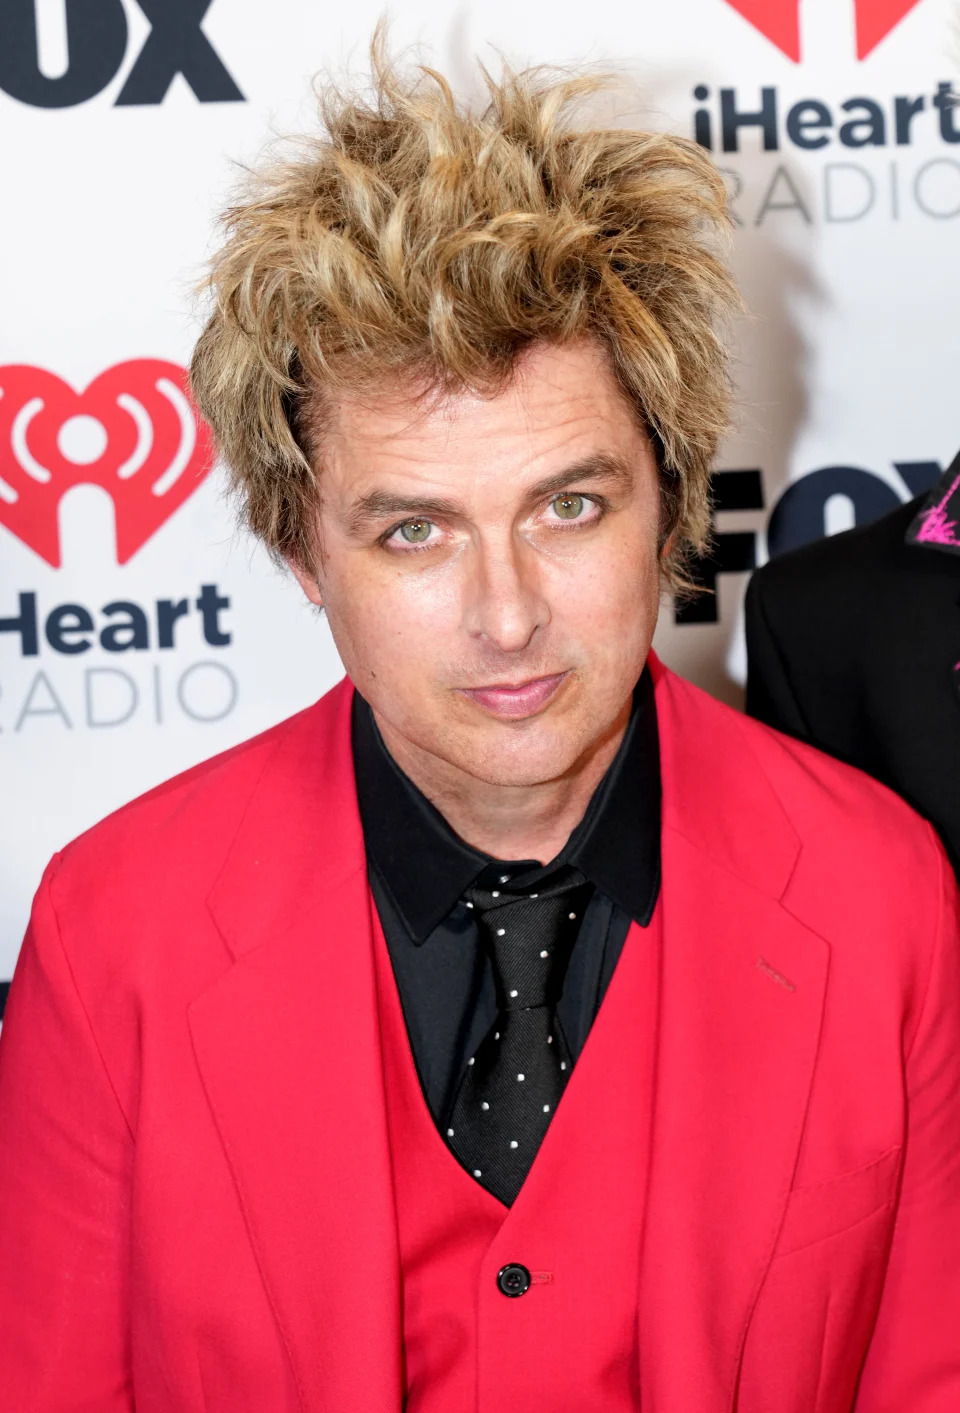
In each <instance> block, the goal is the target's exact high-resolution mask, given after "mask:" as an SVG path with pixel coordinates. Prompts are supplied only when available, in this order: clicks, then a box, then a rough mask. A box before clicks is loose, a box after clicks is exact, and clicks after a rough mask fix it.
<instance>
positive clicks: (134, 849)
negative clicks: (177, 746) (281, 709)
mask: <svg viewBox="0 0 960 1413" xmlns="http://www.w3.org/2000/svg"><path fill="white" fill-rule="evenodd" d="M336 693H337V688H334V689H333V691H332V692H329V693H327V695H326V696H325V697H323V698H321V699H320V701H318V702H316V703H314V704H313V705H312V706H309V707H307V708H306V709H305V710H303V711H300V712H297V713H296V714H295V715H294V716H291V717H288V718H286V719H285V720H283V721H281V722H278V723H277V724H276V725H275V726H272V727H270V728H269V729H267V730H266V731H263V732H261V733H260V734H258V735H257V736H254V737H252V738H251V739H250V740H247V741H243V742H241V743H240V744H239V745H237V746H233V747H231V748H230V749H229V750H226V751H222V752H220V753H219V754H218V755H215V756H212V757H210V758H209V759H208V760H205V761H201V762H200V763H199V764H198V765H195V766H193V767H192V768H191V769H189V770H186V771H183V772H182V773H181V774H179V775H176V776H174V777H173V778H172V779H170V780H166V781H164V782H163V783H162V784H160V785H157V786H155V787H154V788H153V789H152V790H149V791H147V792H146V793H145V794H143V795H140V796H138V797H137V798H136V799H135V800H131V801H130V802H129V803H128V804H125V805H122V806H121V807H120V808H119V809H118V810H115V811H114V812H113V813H112V814H110V815H107V817H106V818H105V819H102V820H100V821H99V823H97V824H95V825H93V826H92V828H90V829H88V830H86V831H85V832H84V833H83V834H81V835H79V836H78V837H77V838H76V839H74V840H73V841H72V842H71V843H69V844H68V845H66V847H65V848H63V849H62V850H60V851H59V853H58V854H57V855H56V856H55V858H54V860H53V862H52V864H51V868H50V869H49V870H48V877H49V880H50V884H51V890H52V896H53V899H54V902H55V903H56V902H58V901H62V902H63V904H64V906H65V907H67V908H69V910H70V911H71V912H73V913H75V914H76V913H77V912H78V911H79V912H81V913H87V914H89V911H91V910H93V911H96V912H97V913H99V912H101V911H102V909H103V907H104V906H105V905H106V903H107V900H109V901H110V902H111V903H112V904H114V905H116V904H117V903H118V902H119V900H120V898H123V899H124V900H125V904H126V905H127V906H130V905H135V906H137V907H139V908H141V909H148V908H150V907H151V906H161V907H162V906H166V905H167V904H168V900H169V895H170V893H171V892H175V893H177V894H178V895H179V896H180V897H182V898H183V899H184V901H186V899H187V898H188V897H189V896H190V895H191V894H193V893H194V892H197V893H198V894H201V893H202V894H204V895H205V892H206V891H207V890H208V889H209V888H210V887H211V885H212V883H213V881H214V880H215V878H216V876H217V873H218V871H219V868H220V866H221V864H222V861H223V860H224V859H225V858H226V856H227V853H228V851H229V848H230V845H231V844H232V842H233V839H234V837H235V835H236V833H237V830H238V828H239V827H240V824H241V822H242V820H243V817H244V814H245V811H246V808H247V805H248V802H249V801H250V799H251V797H252V795H253V794H254V792H255V789H256V786H257V783H258V781H259V780H260V778H261V776H262V774H263V772H264V770H265V769H266V767H267V765H268V762H269V761H270V760H271V759H272V758H273V756H274V754H275V752H276V751H277V750H278V748H279V747H280V746H281V745H282V744H283V743H284V742H286V741H288V740H289V739H290V738H291V737H296V736H309V735H312V734H316V733H317V732H322V731H323V729H324V727H325V725H327V724H328V719H329V717H330V714H331V709H332V707H333V699H334V697H335V695H336ZM164 895H166V896H164Z"/></svg>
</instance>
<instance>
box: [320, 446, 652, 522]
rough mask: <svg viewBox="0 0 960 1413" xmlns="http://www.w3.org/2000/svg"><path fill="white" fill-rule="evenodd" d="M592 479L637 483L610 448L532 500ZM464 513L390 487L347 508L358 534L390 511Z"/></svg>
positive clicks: (453, 504)
mask: <svg viewBox="0 0 960 1413" xmlns="http://www.w3.org/2000/svg"><path fill="white" fill-rule="evenodd" d="M590 481H607V482H610V481H612V482H614V483H616V485H617V486H618V487H620V488H621V489H623V490H626V489H628V488H629V487H631V486H632V485H633V483H634V472H633V469H632V467H631V466H630V465H629V463H628V462H626V461H624V460H623V459H622V458H621V457H619V456H613V455H611V454H610V453H609V452H598V453H597V454H596V455H594V456H585V457H584V458H583V459H582V460H580V461H575V462H574V463H573V464H572V465H571V466H567V467H565V468H564V470H563V471H558V472H557V473H556V474H555V475H553V476H548V477H546V479H545V480H543V481H538V482H537V483H536V484H535V485H533V486H531V487H530V488H529V490H528V491H527V497H526V498H527V500H528V501H537V500H542V499H543V498H544V497H545V496H550V495H557V494H558V493H559V492H560V491H564V490H568V489H569V487H570V486H571V485H573V484H574V483H576V484H577V485H583V484H585V483H588V482H590ZM463 514H464V506H463V504H462V503H461V502H460V501H455V500H443V499H442V498H441V499H431V498H430V497H426V498H424V497H420V496H401V495H394V494H393V493H392V492H390V491H370V492H369V493H368V494H367V495H364V496H360V498H359V499H358V500H356V501H354V503H353V505H351V507H350V509H349V510H348V512H347V516H346V520H347V528H348V530H349V531H350V533H351V534H353V535H357V534H360V533H361V532H362V530H363V529H364V527H365V526H366V525H367V524H369V522H370V521H371V520H381V519H383V518H384V517H385V516H390V515H407V516H412V515H423V516H424V517H427V516H441V517H442V516H450V517H454V516H458V515H463Z"/></svg>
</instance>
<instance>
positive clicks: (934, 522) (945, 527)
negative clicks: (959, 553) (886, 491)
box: [913, 475, 960, 549]
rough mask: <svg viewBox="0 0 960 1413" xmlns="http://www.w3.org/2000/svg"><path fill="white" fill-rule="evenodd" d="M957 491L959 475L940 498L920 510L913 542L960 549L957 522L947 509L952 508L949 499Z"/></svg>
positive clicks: (959, 480)
mask: <svg viewBox="0 0 960 1413" xmlns="http://www.w3.org/2000/svg"><path fill="white" fill-rule="evenodd" d="M958 491H960V475H958V476H957V477H956V478H955V479H954V481H953V482H952V484H951V485H950V486H949V487H948V488H947V491H946V494H945V495H943V496H942V497H941V498H940V500H938V501H935V502H934V504H933V505H931V506H930V507H929V509H927V510H924V511H922V512H921V515H920V519H919V524H918V525H917V528H916V530H915V531H914V535H913V541H914V544H918V545H924V544H926V545H950V546H951V547H953V548H956V549H960V535H958V534H957V522H956V520H951V519H950V518H949V511H950V510H951V509H952V507H951V505H950V501H951V500H952V499H953V497H954V496H955V495H956V494H957V492H958Z"/></svg>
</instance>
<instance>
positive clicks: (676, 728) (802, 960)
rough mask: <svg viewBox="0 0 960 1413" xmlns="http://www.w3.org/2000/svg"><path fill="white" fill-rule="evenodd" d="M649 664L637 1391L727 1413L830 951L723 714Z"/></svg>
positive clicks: (700, 1411) (732, 720)
mask: <svg viewBox="0 0 960 1413" xmlns="http://www.w3.org/2000/svg"><path fill="white" fill-rule="evenodd" d="M654 674H655V679H656V681H657V711H658V719H659V723H660V734H661V755H662V761H663V786H664V821H663V900H662V907H663V974H662V975H663V979H662V989H661V1001H660V1017H659V1039H658V1059H657V1073H656V1089H655V1092H656V1103H655V1109H654V1119H653V1141H652V1159H651V1169H650V1188H649V1194H648V1204H647V1219H646V1230H645V1238H644V1255H643V1265H642V1279H641V1293H640V1349H641V1360H640V1363H641V1369H642V1376H641V1381H642V1388H643V1393H644V1398H643V1403H644V1407H650V1408H651V1409H656V1410H659V1409H668V1410H670V1413H727V1410H730V1409H731V1408H733V1406H734V1401H735V1397H736V1385H737V1378H738V1370H739V1362H740V1357H741V1353H742V1348H743V1342H744V1337H745V1334H746V1330H747V1326H748V1324H749V1320H750V1316H751V1312H752V1309H753V1305H754V1303H755V1301H756V1298H757V1295H758V1292H759V1289H760V1285H761V1283H762V1280H763V1277H764V1275H765V1272H766V1269H767V1266H768V1264H769V1262H770V1259H771V1256H772V1252H773V1248H774V1245H775V1242H776V1239H777V1234H778V1231H779V1228H780V1224H781V1222H782V1219H783V1216H784V1211H785V1206H786V1199H787V1195H788V1192H789V1189H790V1185H791V1181H792V1178H793V1173H794V1169H795V1167H796V1162H797V1157H798V1152H799V1145H800V1139H801V1134H802V1131H803V1124H804V1118H805V1114H806V1108H807V1102H808V1097H809V1091H810V1085H811V1081H812V1078H813V1069H814V1062H815V1059H816V1054H817V1047H818V1041H819V1034H820V1025H821V1019H822V1011H823V1000H824V991H825V983H826V974H827V963H828V947H827V945H826V943H825V942H824V941H823V940H822V938H820V937H819V936H818V935H817V934H816V933H814V932H812V931H811V930H810V929H809V928H807V927H806V926H805V925H804V924H803V923H802V922H800V921H798V920H797V919H796V918H795V917H793V916H792V915H791V914H790V913H789V912H788V911H787V910H786V908H785V907H784V906H783V905H782V903H781V901H780V899H781V897H782V895H783V893H784V890H785V888H786V885H787V882H788V880H789V877H790V875H791V873H792V871H793V868H794V866H795V864H796V861H797V857H798V854H799V842H798V840H797V838H796V835H795V834H794V832H793V830H792V828H791V826H790V824H789V821H788V820H787V818H786V816H785V815H784V814H783V812H782V810H781V807H780V805H779V802H778V801H777V799H776V796H775V795H774V793H773V791H772V789H771V787H770V786H769V784H768V783H767V781H766V778H765V776H764V775H763V772H762V769H761V767H760V764H759V763H758V761H757V760H756V759H755V758H754V757H753V754H752V752H751V751H750V748H749V745H748V743H747V741H746V740H745V738H744V730H743V727H742V726H741V725H740V724H739V722H738V719H737V718H736V716H735V715H734V714H733V713H728V712H727V711H726V709H724V708H721V707H718V706H717V705H716V704H715V703H712V702H709V700H708V699H706V698H704V697H702V695H701V694H699V693H697V692H695V691H694V689H692V688H690V687H688V686H687V685H686V684H685V683H683V682H681V681H680V680H679V679H677V678H674V677H673V676H672V675H671V674H669V673H665V672H664V670H663V668H662V667H660V665H659V664H654Z"/></svg>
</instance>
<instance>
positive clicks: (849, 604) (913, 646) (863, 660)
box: [747, 462, 960, 875]
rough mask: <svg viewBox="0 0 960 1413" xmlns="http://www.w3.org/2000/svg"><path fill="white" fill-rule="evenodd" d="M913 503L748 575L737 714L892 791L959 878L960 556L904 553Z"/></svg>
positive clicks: (920, 550)
mask: <svg viewBox="0 0 960 1413" xmlns="http://www.w3.org/2000/svg"><path fill="white" fill-rule="evenodd" d="M954 465H955V467H957V466H960V462H957V463H954ZM923 503H924V497H922V496H921V497H918V498H917V500H915V501H911V502H910V503H909V504H908V505H905V506H903V507H902V508H901V509H899V510H895V511H893V512H892V513H891V514H890V515H887V516H885V517H884V518H883V519H882V520H878V521H876V522H875V523H874V524H872V525H868V526H865V527H863V528H857V529H855V530H849V531H847V532H846V533H844V534H841V535H836V536H833V537H831V538H830V539H826V540H821V541H818V542H817V543H816V544H812V545H807V546H805V547H804V548H803V549H800V550H796V551H794V552H793V553H791V554H785V555H782V556H780V557H779V558H777V559H775V560H771V561H770V563H769V564H767V565H765V566H764V567H763V568H762V569H760V570H758V571H757V573H756V574H754V576H753V579H752V580H751V583H750V586H749V589H748V592H747V652H748V661H749V669H748V682H747V711H748V712H749V713H750V714H751V715H752V716H756V717H759V718H760V719H761V720H762V721H766V722H768V723H769V724H770V725H772V726H776V727H778V728H779V729H780V730H781V731H785V732H787V733H788V734H789V735H792V736H798V737H800V738H802V739H803V740H806V741H810V742H812V743H813V744H814V745H816V746H819V747H820V748H821V749H822V750H824V751H828V752H829V753H830V754H831V755H834V756H838V757H839V758H840V759H841V760H845V761H848V762H850V763H851V764H853V765H856V766H859V767H860V769H861V770H865V771H867V772H868V773H869V774H870V775H873V776H875V777H876V778H877V779H879V780H882V781H883V782H884V783H885V784H887V785H889V786H891V787H892V789H894V790H896V791H897V793H898V794H900V795H902V796H903V797H904V798H905V799H906V800H908V801H909V802H910V804H912V805H913V806H914V808H915V809H916V810H918V811H919V812H920V813H921V814H922V815H925V816H926V818H927V819H929V820H930V821H931V823H932V824H933V825H934V826H935V827H936V829H937V830H938V831H939V833H940V835H941V838H942V839H943V841H944V843H945V845H946V847H947V850H948V852H949V854H950V856H951V859H952V861H953V866H954V868H955V869H956V870H957V872H958V875H960V670H958V664H960V555H958V554H956V553H950V552H946V551H944V550H943V549H941V548H938V547H934V546H930V545H916V544H908V543H907V542H906V535H907V531H908V529H909V528H910V526H911V523H912V522H913V520H914V518H915V516H916V515H917V513H918V511H919V510H920V509H921V507H922V506H923Z"/></svg>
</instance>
